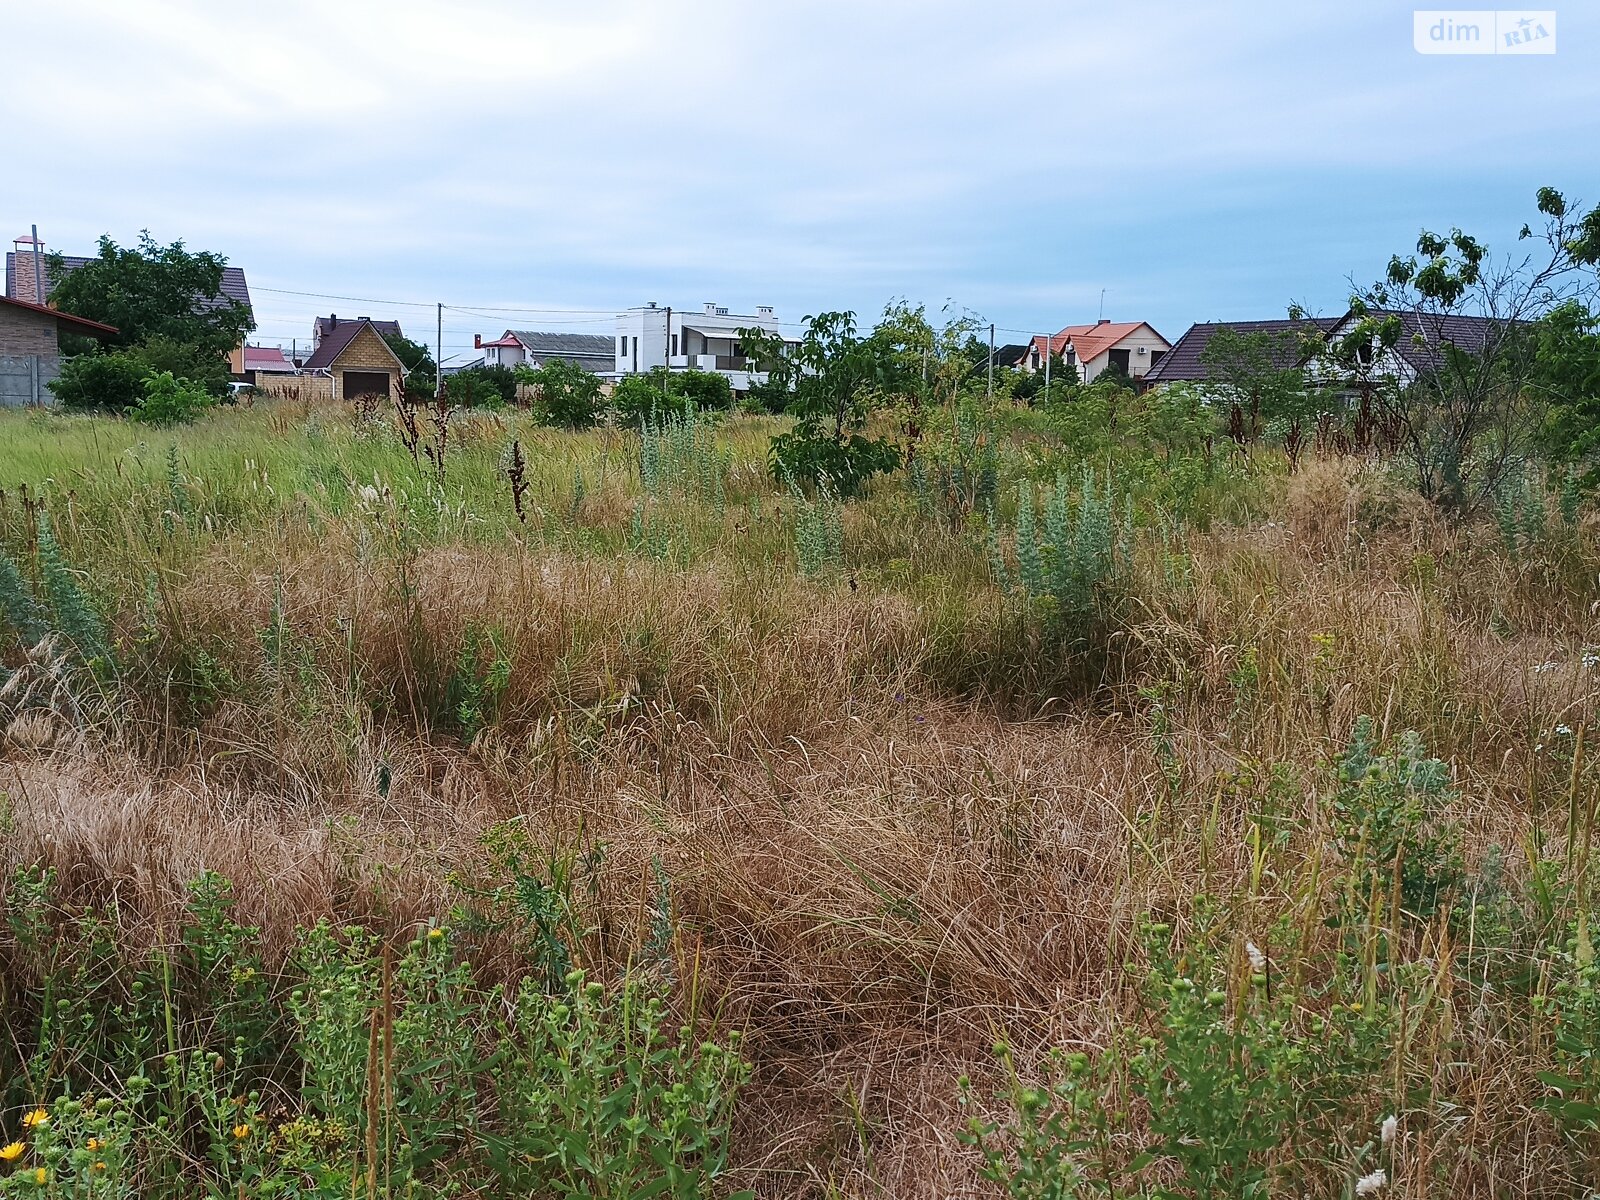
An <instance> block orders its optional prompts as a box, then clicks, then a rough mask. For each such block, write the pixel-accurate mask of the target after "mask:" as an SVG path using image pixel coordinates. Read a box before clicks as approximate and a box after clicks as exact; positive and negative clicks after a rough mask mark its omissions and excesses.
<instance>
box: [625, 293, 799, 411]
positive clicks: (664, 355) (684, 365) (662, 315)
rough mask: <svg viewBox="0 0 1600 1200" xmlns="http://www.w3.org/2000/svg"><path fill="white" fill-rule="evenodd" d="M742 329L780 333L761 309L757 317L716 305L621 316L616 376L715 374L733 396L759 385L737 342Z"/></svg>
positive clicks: (634, 311) (772, 316) (758, 376)
mask: <svg viewBox="0 0 1600 1200" xmlns="http://www.w3.org/2000/svg"><path fill="white" fill-rule="evenodd" d="M741 329H762V330H766V331H768V332H770V333H777V332H778V315H777V313H776V312H774V311H773V309H771V308H770V307H768V306H766V305H762V306H760V307H758V308H757V309H756V311H755V312H754V313H753V314H746V313H734V312H730V311H729V310H728V309H727V308H724V307H722V306H720V305H716V304H705V305H702V306H701V307H700V308H698V309H695V308H688V309H683V308H664V307H645V308H630V309H629V310H628V311H627V312H624V313H619V314H617V326H616V345H615V346H614V350H615V352H616V361H617V371H618V372H619V373H621V374H624V375H631V374H633V373H635V372H641V371H650V370H653V369H654V368H656V367H667V368H669V369H671V370H674V371H689V370H695V371H715V372H717V373H718V374H720V375H726V376H727V377H728V382H729V384H730V385H731V386H732V387H733V389H734V390H735V391H744V390H745V389H746V388H748V387H749V386H750V385H751V384H752V383H761V382H763V381H764V380H765V379H766V376H765V374H763V373H762V372H759V371H751V370H750V369H749V368H750V363H749V362H748V360H747V359H746V358H745V355H744V345H743V341H742V339H741V338H740V337H739V330H741Z"/></svg>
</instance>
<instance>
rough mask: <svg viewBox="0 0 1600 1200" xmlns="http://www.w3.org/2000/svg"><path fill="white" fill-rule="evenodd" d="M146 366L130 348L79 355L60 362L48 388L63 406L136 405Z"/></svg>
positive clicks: (113, 408) (116, 408) (147, 370)
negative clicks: (58, 372) (58, 371)
mask: <svg viewBox="0 0 1600 1200" xmlns="http://www.w3.org/2000/svg"><path fill="white" fill-rule="evenodd" d="M149 374H150V368H149V367H148V366H147V365H146V364H145V361H144V359H143V358H142V357H140V355H139V353H138V352H137V351H134V350H115V351H112V352H110V353H102V352H98V351H96V352H94V353H91V354H79V355H76V356H75V357H73V358H69V359H67V360H66V362H64V363H62V364H61V374H60V376H59V377H58V378H56V379H53V380H52V381H51V382H50V390H51V391H52V392H53V393H55V397H56V400H57V402H59V403H60V404H61V406H62V407H63V408H70V409H78V410H91V409H105V410H108V411H111V412H123V411H124V410H126V409H128V408H130V407H134V406H136V405H138V404H139V402H140V401H141V400H142V399H143V396H144V381H145V378H146V377H147V376H148V375H149Z"/></svg>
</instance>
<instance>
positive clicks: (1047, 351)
mask: <svg viewBox="0 0 1600 1200" xmlns="http://www.w3.org/2000/svg"><path fill="white" fill-rule="evenodd" d="M1051 349H1052V339H1051V337H1050V335H1049V334H1048V333H1047V334H1045V335H1044V402H1045V403H1046V404H1049V403H1050V360H1051V359H1052V358H1053V357H1055V356H1054V355H1053V354H1052V353H1051Z"/></svg>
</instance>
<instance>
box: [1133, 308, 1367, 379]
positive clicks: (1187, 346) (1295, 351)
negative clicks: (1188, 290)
mask: <svg viewBox="0 0 1600 1200" xmlns="http://www.w3.org/2000/svg"><path fill="white" fill-rule="evenodd" d="M1338 323H1339V322H1338V319H1337V318H1334V317H1305V318H1302V319H1299V320H1290V319H1279V320H1269V321H1205V322H1202V323H1199V324H1195V325H1191V326H1189V328H1188V330H1187V331H1186V332H1185V333H1184V334H1183V336H1182V337H1180V338H1179V339H1178V340H1177V341H1176V342H1174V343H1173V346H1172V349H1171V350H1170V351H1168V352H1167V354H1166V355H1164V356H1163V357H1162V358H1161V360H1160V361H1159V362H1157V363H1156V364H1155V365H1153V366H1152V367H1151V368H1150V370H1148V371H1147V372H1145V376H1144V382H1145V386H1146V387H1157V386H1160V385H1163V384H1170V383H1199V384H1203V383H1206V382H1207V381H1208V380H1210V378H1211V369H1210V366H1209V364H1208V363H1207V362H1206V361H1205V351H1206V347H1207V346H1208V345H1210V343H1211V339H1212V338H1213V337H1215V336H1216V335H1217V334H1218V333H1220V332H1221V331H1222V330H1224V329H1226V330H1231V331H1233V332H1235V333H1239V334H1253V333H1266V334H1272V335H1274V336H1273V337H1272V339H1271V357H1272V359H1273V365H1274V366H1276V367H1280V368H1284V369H1287V368H1289V367H1294V366H1298V365H1299V364H1301V363H1303V362H1304V361H1305V359H1306V356H1307V354H1308V353H1309V352H1310V351H1311V350H1312V349H1313V348H1314V347H1315V346H1316V345H1319V344H1320V343H1321V342H1322V340H1323V339H1324V338H1326V337H1327V335H1328V332H1329V330H1331V329H1332V328H1333V327H1334V326H1335V325H1337V324H1338Z"/></svg>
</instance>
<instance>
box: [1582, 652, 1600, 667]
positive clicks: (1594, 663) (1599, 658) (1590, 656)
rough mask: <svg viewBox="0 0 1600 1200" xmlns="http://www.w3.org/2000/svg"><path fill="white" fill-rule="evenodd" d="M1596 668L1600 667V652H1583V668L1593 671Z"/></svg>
mask: <svg viewBox="0 0 1600 1200" xmlns="http://www.w3.org/2000/svg"><path fill="white" fill-rule="evenodd" d="M1596 667H1600V651H1595V650H1585V651H1584V652H1583V668H1584V670H1586V671H1592V670H1594V669H1595V668H1596Z"/></svg>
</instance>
